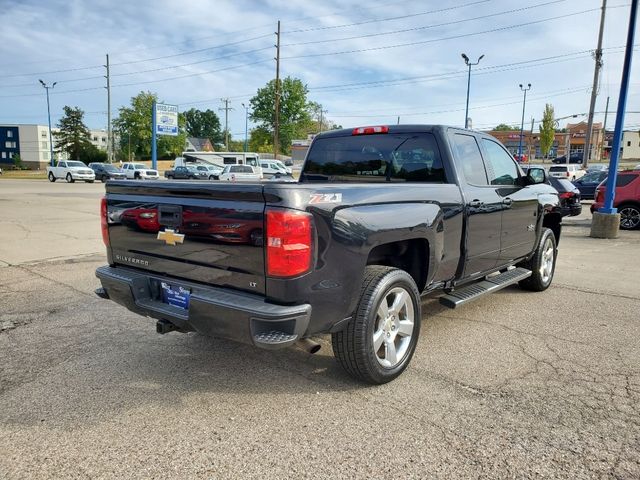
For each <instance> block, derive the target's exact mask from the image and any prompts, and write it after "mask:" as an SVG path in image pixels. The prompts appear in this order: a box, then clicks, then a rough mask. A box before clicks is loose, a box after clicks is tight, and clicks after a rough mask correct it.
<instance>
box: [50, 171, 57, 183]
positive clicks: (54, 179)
mask: <svg viewBox="0 0 640 480" xmlns="http://www.w3.org/2000/svg"><path fill="white" fill-rule="evenodd" d="M49 181H50V182H51V183H53V182H55V181H56V176H55V175H54V174H53V172H49Z"/></svg>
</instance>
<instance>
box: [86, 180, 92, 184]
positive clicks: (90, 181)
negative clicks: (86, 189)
mask: <svg viewBox="0 0 640 480" xmlns="http://www.w3.org/2000/svg"><path fill="white" fill-rule="evenodd" d="M85 183H93V180H85Z"/></svg>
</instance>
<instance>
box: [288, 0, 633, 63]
mask: <svg viewBox="0 0 640 480" xmlns="http://www.w3.org/2000/svg"><path fill="white" fill-rule="evenodd" d="M622 6H624V5H619V6H616V7H611V8H619V7H622ZM599 10H600V9H599V8H591V9H588V10H581V11H579V12H572V13H567V14H564V15H556V16H555V17H548V18H543V19H540V20H532V21H530V22H525V23H518V24H514V25H508V26H506V27H497V28H492V29H490V30H483V31H480V32H472V33H463V34H460V35H452V36H448V37H441V38H432V39H429V40H421V41H417V42H407V43H398V44H394V45H381V46H378V47H369V48H358V49H353V50H343V51H338V52H322V53H308V54H303V55H292V56H288V57H282V58H283V59H289V60H290V59H295V58H311V57H325V56H334V55H345V54H351V53H363V52H373V51H378V50H388V49H391V48H402V47H411V46H416V45H425V44H428V43H435V42H442V41H445V40H455V39H458V38H467V37H472V36H476V35H484V34H486V33H495V32H501V31H506V30H512V29H514V28H520V27H526V26H529V25H537V24H540V23H544V22H549V21H553V20H559V19H562V18H568V17H573V16H577V15H582V14H585V13H590V12H595V11H599Z"/></svg>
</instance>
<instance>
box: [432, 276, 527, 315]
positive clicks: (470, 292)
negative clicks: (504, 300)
mask: <svg viewBox="0 0 640 480" xmlns="http://www.w3.org/2000/svg"><path fill="white" fill-rule="evenodd" d="M530 276H531V270H527V269H525V268H514V269H513V270H507V271H506V272H504V273H501V274H499V275H495V276H493V277H489V278H486V279H485V280H482V281H481V282H478V283H472V284H471V285H467V286H466V287H462V288H460V289H459V290H455V291H453V292H451V293H449V294H447V295H444V296H442V297H440V303H441V304H442V305H444V306H445V307H449V308H456V307H459V306H460V305H464V304H465V303H469V302H472V301H473V300H476V299H478V298H479V297H482V296H483V295H486V294H487V293H493V292H497V291H498V290H501V289H503V288H505V287H508V286H509V285H513V284H514V283H518V282H519V281H521V280H524V279H525V278H529V277H530Z"/></svg>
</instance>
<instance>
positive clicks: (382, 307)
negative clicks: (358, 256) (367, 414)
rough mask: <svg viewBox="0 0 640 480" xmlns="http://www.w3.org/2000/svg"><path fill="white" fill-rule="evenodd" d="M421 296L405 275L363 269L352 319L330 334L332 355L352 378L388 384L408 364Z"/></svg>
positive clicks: (415, 339) (417, 327)
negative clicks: (342, 328)
mask: <svg viewBox="0 0 640 480" xmlns="http://www.w3.org/2000/svg"><path fill="white" fill-rule="evenodd" d="M420 318H421V304H420V294H419V292H418V288H417V287H416V283H415V282H414V280H413V278H412V277H411V276H410V275H409V274H408V273H407V272H405V271H404V270H399V269H396V268H391V267H384V266H379V265H373V266H368V267H366V269H365V274H364V278H363V282H362V289H361V292H360V300H359V302H358V306H357V307H356V311H355V313H354V316H353V319H352V320H351V321H350V322H349V324H348V325H347V326H346V328H345V329H344V330H342V331H340V332H336V333H334V334H332V336H331V340H332V346H333V353H334V355H335V356H336V358H337V359H338V361H339V362H340V364H341V365H342V367H343V368H344V369H345V370H346V371H347V372H348V373H349V374H350V375H351V376H353V377H355V378H357V379H359V380H363V381H365V382H368V383H372V384H378V385H379V384H383V383H387V382H390V381H391V380H393V379H394V378H396V377H397V376H399V375H400V374H401V373H402V372H403V371H404V370H405V369H406V368H407V366H408V365H409V362H410V361H411V357H412V356H413V352H414V351H415V349H416V345H417V343H418V336H419V334H420Z"/></svg>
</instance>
